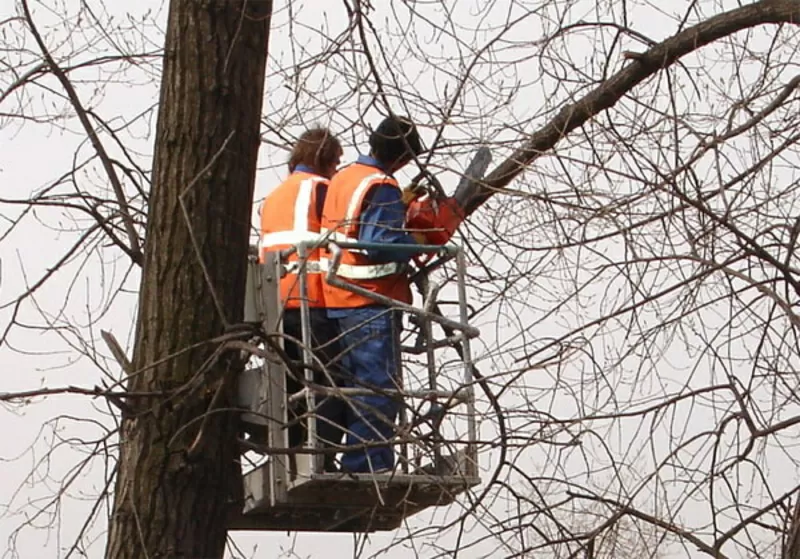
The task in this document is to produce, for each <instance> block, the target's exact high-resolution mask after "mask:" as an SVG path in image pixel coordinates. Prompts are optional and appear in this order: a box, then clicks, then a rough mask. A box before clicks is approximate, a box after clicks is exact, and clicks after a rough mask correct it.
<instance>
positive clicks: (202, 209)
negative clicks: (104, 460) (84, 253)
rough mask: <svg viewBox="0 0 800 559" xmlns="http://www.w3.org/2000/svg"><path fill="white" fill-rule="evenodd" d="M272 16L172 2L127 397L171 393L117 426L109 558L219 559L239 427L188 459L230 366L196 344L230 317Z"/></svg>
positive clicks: (218, 422)
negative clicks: (118, 436) (118, 445)
mask: <svg viewBox="0 0 800 559" xmlns="http://www.w3.org/2000/svg"><path fill="white" fill-rule="evenodd" d="M271 12H272V2H271V0H172V1H171V3H170V7H169V18H168V26H167V34H166V47H165V55H164V67H163V76H162V84H161V96H160V110H159V116H158V125H157V130H156V144H155V155H154V162H153V182H152V190H151V193H150V200H149V215H148V222H147V235H146V241H145V251H144V267H143V272H142V280H141V288H140V295H139V316H138V321H137V325H136V343H135V348H134V356H133V369H134V371H133V374H132V376H131V378H130V380H129V386H128V387H129V389H130V390H132V391H137V392H142V391H164V392H165V393H169V392H172V395H168V396H167V395H165V396H157V397H154V398H152V399H150V400H148V401H147V402H144V403H142V402H139V401H137V402H133V403H132V405H134V413H133V414H132V415H131V416H130V417H127V418H125V419H124V420H123V424H122V430H121V449H120V461H119V465H118V475H117V482H116V487H115V495H114V501H115V502H114V508H113V514H112V517H111V521H110V529H109V536H108V542H107V548H106V557H107V558H114V559H122V558H137V559H138V558H149V559H156V558H167V557H169V558H189V557H191V558H193V559H195V558H200V557H203V558H205V557H222V556H223V553H224V547H225V540H226V532H227V526H226V514H227V511H228V509H229V506H230V500H231V495H232V493H233V492H234V490H235V489H234V488H235V487H236V484H237V483H240V482H241V480H240V473H239V469H238V465H237V459H238V450H237V447H236V434H237V433H236V432H237V418H236V417H235V415H234V414H232V413H229V412H225V411H223V410H224V407H225V406H224V405H223V406H217V409H216V410H215V411H213V412H212V413H210V414H209V415H208V418H209V419H208V421H207V424H206V425H204V427H203V431H204V436H203V438H204V440H205V441H206V444H205V445H204V446H203V448H204V449H205V450H204V451H201V452H199V453H196V454H192V453H187V449H189V448H190V446H191V445H192V442H193V440H194V439H195V438H196V437H197V434H198V432H199V429H200V426H201V424H202V418H203V417H204V416H205V415H206V414H207V411H208V410H209V404H210V401H211V399H212V394H214V392H215V391H216V390H217V388H219V385H220V382H221V381H220V379H222V378H224V377H226V375H230V371H229V370H228V369H231V368H232V367H235V366H236V364H235V362H234V360H232V359H230V358H229V357H227V354H225V353H222V354H220V356H219V358H213V357H212V356H214V355H215V350H217V349H219V347H220V346H219V344H218V343H216V344H215V343H204V342H208V341H209V340H211V339H212V338H215V337H217V336H219V335H220V334H222V333H223V332H224V330H225V326H226V325H227V324H235V323H237V322H239V321H241V318H242V316H241V313H242V306H243V301H244V289H245V275H246V262H247V250H248V238H249V227H250V215H251V204H252V199H253V184H254V181H255V171H256V159H257V155H258V148H259V144H260V139H259V138H260V136H259V123H260V117H261V108H262V102H263V96H264V80H265V66H266V59H267V43H268V37H269V24H270V15H271ZM181 199H182V200H183V201H184V204H185V209H186V212H187V213H188V216H189V220H188V223H187V220H186V219H185V218H184V213H183V209H182V207H181V202H180V201H181ZM201 262H202V263H203V264H204V265H205V271H204V267H203V266H202V265H201ZM212 286H213V287H212ZM215 297H216V300H217V301H218V304H217V303H216V302H215ZM219 308H221V309H223V310H224V314H225V317H224V318H223V317H222V316H221V315H220V313H219V312H218V309H219ZM190 381H192V382H190ZM187 385H188V386H194V387H195V388H194V389H192V390H187V389H186V388H187Z"/></svg>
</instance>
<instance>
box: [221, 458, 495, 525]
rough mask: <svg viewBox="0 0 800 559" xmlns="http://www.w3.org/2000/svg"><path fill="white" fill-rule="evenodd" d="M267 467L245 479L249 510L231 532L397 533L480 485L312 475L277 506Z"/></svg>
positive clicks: (426, 478)
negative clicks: (408, 521) (420, 515)
mask: <svg viewBox="0 0 800 559" xmlns="http://www.w3.org/2000/svg"><path fill="white" fill-rule="evenodd" d="M268 480H269V476H268V471H267V466H266V465H265V466H262V467H261V468H259V469H256V470H253V471H252V472H249V473H248V474H246V475H245V495H244V498H245V506H244V512H243V513H238V514H236V515H234V517H233V518H231V521H230V524H229V528H230V529H231V530H255V531H273V530H279V531H293V532H294V531H298V532H378V531H386V530H394V529H397V528H398V527H400V526H401V525H402V523H403V521H404V520H405V519H406V518H408V517H410V516H412V515H413V514H416V513H418V512H420V511H422V510H425V509H426V508H428V507H434V506H441V505H447V504H450V503H452V502H453V501H454V500H455V498H456V496H458V495H459V494H461V493H463V492H464V491H466V490H467V489H469V488H470V487H474V486H476V485H478V484H479V483H480V480H479V479H478V478H470V477H463V476H459V475H446V476H438V475H410V474H402V473H386V474H374V475H373V474H340V473H332V474H328V473H325V474H312V475H311V476H309V477H307V478H304V479H298V480H295V481H294V482H293V483H292V486H291V487H290V488H289V489H288V490H287V491H286V494H285V498H284V499H282V500H281V502H276V503H275V504H274V505H273V504H272V503H271V500H272V499H271V496H270V494H269V487H270V485H269V483H268Z"/></svg>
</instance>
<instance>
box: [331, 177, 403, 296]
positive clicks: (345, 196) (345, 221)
mask: <svg viewBox="0 0 800 559" xmlns="http://www.w3.org/2000/svg"><path fill="white" fill-rule="evenodd" d="M379 184H389V185H392V186H394V187H395V188H397V189H399V188H400V187H399V185H398V184H397V181H396V180H395V179H394V178H393V177H390V176H389V175H386V174H385V173H382V172H381V171H379V170H378V169H376V168H375V167H371V166H369V165H362V164H360V163H354V164H352V165H349V166H347V167H345V168H344V169H342V170H341V171H339V172H338V173H336V175H334V177H333V178H332V179H331V183H330V186H329V187H328V195H327V197H326V198H325V207H324V209H323V210H322V230H321V231H322V233H323V234H324V235H326V236H327V237H328V240H330V241H334V242H336V241H347V242H357V241H358V231H359V226H360V217H361V211H362V209H363V207H362V206H363V205H364V198H365V197H366V195H367V193H369V191H370V190H371V189H372V188H373V187H374V186H377V185H379ZM326 256H327V254H326ZM328 258H329V257H328ZM328 261H329V260H328ZM329 263H330V261H329ZM336 275H337V276H339V277H340V278H342V279H343V280H345V281H348V282H351V283H354V284H355V285H358V286H360V287H363V288H364V289H366V290H368V291H371V292H373V293H379V294H381V295H385V296H387V297H391V298H392V299H395V300H398V301H401V302H403V303H410V302H411V288H410V285H409V280H408V274H407V273H406V266H405V264H402V263H397V262H389V263H386V264H375V263H371V262H370V261H369V259H368V258H367V256H366V255H365V254H364V253H363V252H362V251H359V250H347V249H343V250H342V259H341V263H340V265H339V268H338V270H337V271H336ZM323 290H324V292H325V304H326V306H327V307H328V308H353V307H364V306H367V305H375V304H381V303H379V302H377V301H375V300H374V299H371V298H369V297H367V296H364V295H359V294H356V293H353V292H352V291H347V290H346V289H342V288H340V287H335V286H333V285H330V284H328V283H327V282H325V283H324V284H323Z"/></svg>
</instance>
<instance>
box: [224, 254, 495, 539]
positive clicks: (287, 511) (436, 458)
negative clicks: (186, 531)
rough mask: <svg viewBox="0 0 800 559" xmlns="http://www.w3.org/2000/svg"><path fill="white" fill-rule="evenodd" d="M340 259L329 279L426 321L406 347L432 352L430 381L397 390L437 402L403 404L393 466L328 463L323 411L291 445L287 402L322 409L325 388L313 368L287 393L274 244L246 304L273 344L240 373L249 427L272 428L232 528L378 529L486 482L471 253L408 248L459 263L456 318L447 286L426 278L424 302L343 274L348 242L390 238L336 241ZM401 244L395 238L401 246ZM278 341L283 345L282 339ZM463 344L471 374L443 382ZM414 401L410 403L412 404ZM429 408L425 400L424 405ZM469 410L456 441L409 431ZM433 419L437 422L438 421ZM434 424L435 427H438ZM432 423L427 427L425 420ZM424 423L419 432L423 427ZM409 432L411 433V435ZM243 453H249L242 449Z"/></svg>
mask: <svg viewBox="0 0 800 559" xmlns="http://www.w3.org/2000/svg"><path fill="white" fill-rule="evenodd" d="M328 246H329V249H330V252H331V259H330V263H329V269H328V273H327V278H326V279H327V281H328V282H329V283H331V284H334V285H338V286H340V287H342V288H344V289H348V290H351V291H354V292H359V293H361V294H366V295H368V296H370V297H372V298H373V299H375V300H376V303H379V304H384V305H390V306H392V307H393V308H396V309H399V310H402V311H403V312H404V313H406V314H407V315H408V316H409V317H412V318H413V322H415V323H416V324H417V325H418V326H419V337H418V340H417V343H416V344H415V345H414V346H405V347H404V348H403V349H404V351H406V352H407V353H410V354H417V355H418V356H421V357H423V361H424V363H425V367H426V368H427V372H428V375H427V376H428V378H427V386H425V387H424V388H420V389H398V391H397V394H396V396H397V397H398V398H402V399H403V400H404V401H416V402H428V403H429V404H430V405H429V406H428V408H429V409H428V412H427V417H426V414H419V415H417V416H416V417H414V418H410V417H409V413H407V412H406V408H403V409H402V410H401V413H400V418H399V422H398V425H397V433H398V436H397V437H396V439H397V440H395V441H393V444H394V445H395V447H396V448H397V449H398V453H397V454H398V466H397V468H396V470H395V471H392V472H389V473H378V474H372V473H366V474H343V473H326V472H324V471H322V460H320V453H319V448H318V444H317V441H316V440H315V433H316V417H315V416H314V415H313V414H311V415H309V417H308V418H307V429H306V433H307V440H306V443H305V445H304V446H303V447H302V448H299V449H297V448H295V449H289V448H288V442H287V430H286V428H285V425H286V422H287V403H288V401H289V400H290V399H300V398H302V399H305V400H306V402H307V409H314V403H315V398H316V397H317V396H318V395H319V391H320V390H321V389H315V388H312V387H311V384H313V379H312V377H311V376H310V375H311V374H312V373H311V368H310V367H306V368H305V371H306V375H307V377H306V380H307V381H308V383H306V386H305V387H304V388H303V389H302V390H301V391H300V392H299V393H296V394H287V393H286V381H285V379H286V368H285V367H286V365H285V363H284V362H283V361H282V360H281V359H280V357H279V351H278V350H277V349H276V348H278V349H279V348H280V347H281V345H280V343H281V342H280V339H281V338H280V335H281V333H282V325H281V314H282V309H281V304H280V298H279V293H280V290H279V281H280V278H281V276H282V274H283V273H285V268H284V262H283V261H282V259H283V260H285V258H286V256H287V255H286V254H280V253H277V252H267V253H265V255H266V257H265V261H264V263H259V262H258V261H257V260H256V259H255V258H252V259H251V262H250V266H249V272H248V287H247V297H246V299H247V308H246V310H245V320H247V321H249V322H252V323H254V324H259V325H260V329H261V331H262V332H263V333H264V334H266V335H269V336H270V338H271V340H273V342H271V343H270V344H263V346H262V347H263V353H262V355H263V356H264V357H263V358H262V359H261V363H260V365H259V366H258V367H257V368H252V369H249V370H248V371H246V372H245V373H244V374H243V375H242V377H241V379H240V382H239V387H238V388H239V397H240V398H239V405H240V407H241V408H243V410H246V411H244V412H243V414H242V422H243V425H244V429H245V430H246V431H250V432H260V433H263V437H255V438H254V440H256V441H257V442H256V443H253V442H250V443H249V444H248V448H249V449H250V450H256V451H259V449H260V450H261V453H262V454H263V455H265V456H266V461H265V462H264V463H262V464H259V465H257V466H256V467H253V468H252V469H251V470H250V471H246V472H244V475H243V478H244V503H243V504H239V505H241V506H239V508H237V509H236V510H234V511H233V513H232V515H231V518H230V522H229V528H230V529H232V530H281V531H332V532H374V531H381V530H393V529H396V528H397V527H399V526H400V525H401V524H402V523H403V521H404V520H405V519H406V518H408V517H409V516H411V515H413V514H415V513H417V512H420V511H422V510H425V509H427V508H429V507H433V506H441V505H447V504H450V503H452V502H453V501H454V500H455V499H456V497H457V496H458V495H459V494H461V493H463V492H464V491H466V490H467V489H469V488H470V487H473V486H476V485H478V484H479V483H480V479H479V477H478V457H477V434H476V433H477V427H476V418H475V400H474V387H473V379H472V362H471V354H470V340H471V339H472V338H475V337H476V336H478V334H479V332H478V330H477V329H476V328H474V327H472V326H470V325H469V324H468V307H467V302H466V288H465V281H466V264H465V258H464V255H463V253H462V252H461V250H460V249H459V248H458V247H455V246H446V247H439V246H426V247H420V246H416V247H409V249H411V250H417V251H423V252H428V253H433V254H436V255H437V256H438V258H436V259H434V260H433V261H432V262H431V263H430V265H429V266H427V267H426V270H425V271H426V272H427V271H430V270H435V269H437V268H439V267H441V266H443V265H445V264H447V263H453V262H454V263H455V279H456V282H457V289H456V292H457V296H456V298H457V303H458V309H459V313H458V318H457V319H454V318H448V317H445V316H442V315H441V314H439V313H435V312H432V311H433V309H434V308H435V307H436V306H437V295H438V293H439V291H440V289H441V287H442V286H440V285H437V284H435V283H434V282H423V285H424V286H425V292H424V293H423V302H422V305H421V306H419V307H416V306H413V305H407V304H404V303H401V302H399V301H395V300H393V299H388V298H385V297H382V296H380V295H376V294H374V293H371V292H363V293H362V291H364V290H363V289H361V288H360V287H358V286H356V285H354V284H351V283H349V282H348V281H347V280H345V279H343V278H341V277H340V276H338V275H337V273H336V272H337V269H338V266H339V260H340V256H341V249H342V248H349V249H368V248H378V247H379V246H381V245H370V244H366V243H332V242H331V243H329V245H328ZM310 248H311V247H310V246H309V245H307V244H305V243H300V244H299V245H297V246H296V247H295V250H296V251H297V253H298V262H299V263H300V266H299V270H298V274H297V275H298V281H299V289H300V292H301V293H303V294H304V293H306V286H305V281H306V280H305V271H304V268H305V267H304V265H303V262H304V261H305V255H306V253H307V252H308V250H309V249H310ZM395 248H396V246H395ZM301 317H302V320H301V321H302V324H303V328H302V330H303V342H304V344H303V345H304V347H305V348H306V349H305V353H307V355H305V356H304V362H306V364H310V362H311V355H310V353H311V352H310V350H308V348H309V347H310V346H311V336H310V321H309V309H308V305H307V301H305V300H304V299H303V298H302V297H301ZM435 324H439V325H440V326H441V327H442V328H443V329H444V330H445V331H447V332H450V335H449V336H446V337H445V338H443V339H439V340H436V339H434V336H433V332H434V325H435ZM276 344H277V345H276ZM455 344H458V345H460V350H461V355H462V358H463V366H462V368H461V370H462V371H463V376H462V378H460V379H458V382H457V385H456V386H455V387H451V389H443V387H441V386H439V385H438V376H439V375H438V371H437V363H436V355H435V353H436V351H437V350H442V349H444V348H448V347H452V346H453V345H455ZM364 391H365V389H363V388H337V389H336V392H337V394H338V395H340V396H341V397H344V398H346V397H348V396H349V395H352V394H355V393H359V392H364ZM409 407H410V406H409ZM418 408H420V409H421V407H418ZM456 408H458V409H459V410H461V409H464V410H465V411H464V412H463V413H460V414H458V416H457V418H454V419H453V420H452V422H451V423H452V425H453V428H454V429H458V430H460V431H462V432H461V433H460V434H459V435H457V436H455V437H450V439H451V440H450V441H449V442H444V440H443V438H442V437H437V436H433V435H435V433H433V434H431V433H427V434H424V435H423V436H419V437H417V436H408V434H409V433H411V432H416V433H419V432H420V429H425V428H429V429H430V430H431V431H436V430H437V429H438V428H439V427H440V426H441V423H442V421H443V420H445V419H447V418H448V417H449V416H450V415H451V411H452V410H453V409H456ZM431 419H432V421H428V420H431ZM431 425H433V427H430V426H431ZM426 426H427V427H426ZM415 430H416V431H415ZM403 433H405V435H403ZM290 455H293V456H294V457H295V460H296V464H297V466H296V471H292V468H290V467H289V459H288V458H289V456H290ZM243 462H244V457H243Z"/></svg>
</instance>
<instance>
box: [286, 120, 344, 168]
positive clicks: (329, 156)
mask: <svg viewBox="0 0 800 559" xmlns="http://www.w3.org/2000/svg"><path fill="white" fill-rule="evenodd" d="M341 154H342V144H341V143H339V140H338V139H337V138H336V136H334V135H333V133H332V132H331V131H330V130H328V129H327V128H323V127H321V126H317V127H314V128H309V129H308V130H306V131H305V132H303V133H302V134H301V135H300V137H299V138H298V139H297V143H296V144H295V145H294V147H293V148H292V153H291V154H290V155H289V171H290V172H293V171H294V169H295V167H297V166H298V165H308V166H309V167H311V168H312V169H314V170H315V171H317V172H319V171H321V170H323V169H325V168H327V167H330V166H331V165H333V164H335V163H336V160H337V159H338V158H339V156H340V155H341Z"/></svg>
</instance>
